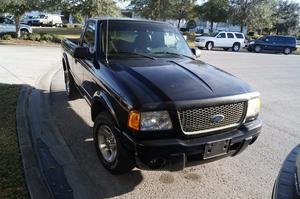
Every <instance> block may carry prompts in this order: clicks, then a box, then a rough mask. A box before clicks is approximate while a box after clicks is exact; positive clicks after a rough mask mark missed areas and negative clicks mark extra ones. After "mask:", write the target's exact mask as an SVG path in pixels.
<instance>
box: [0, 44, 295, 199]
mask: <svg viewBox="0 0 300 199" xmlns="http://www.w3.org/2000/svg"><path fill="white" fill-rule="evenodd" d="M22 49H23V50H25V51H22ZM8 51H10V53H9V52H8ZM23 52H24V54H26V56H25V55H24V54H23ZM2 53H7V54H6V56H3V54H2ZM16 53H17V54H18V55H19V56H20V57H19V58H16V57H17V56H15V54H16ZM36 59H38V60H40V62H41V64H38V63H37V62H36ZM201 60H203V61H205V62H207V63H209V64H212V65H215V66H218V67H220V68H221V69H223V70H226V71H228V72H230V73H232V74H234V75H236V76H238V77H240V78H242V79H244V80H246V81H247V82H248V83H250V84H251V85H252V86H253V87H254V88H255V89H257V90H258V91H260V92H261V94H262V100H263V105H262V117H263V120H264V127H263V132H262V134H261V135H260V137H259V138H258V140H257V142H256V143H254V144H253V145H251V146H250V147H249V148H248V149H247V150H246V151H245V152H243V153H242V154H240V155H238V156H236V157H234V158H227V159H222V160H219V161H217V162H212V163H209V164H205V165H200V166H195V167H190V168H186V169H185V170H183V171H180V172H174V173H171V172H161V171H141V170H139V169H135V170H134V171H132V172H131V173H129V174H126V175H122V176H113V175H111V174H110V173H108V172H107V171H106V170H105V169H104V168H103V167H102V165H101V164H100V162H99V160H98V158H97V156H96V153H95V150H94V146H93V140H92V126H93V123H92V121H91V120H90V112H89V106H88V105H87V103H86V102H85V100H83V99H76V100H73V101H68V100H67V98H66V96H65V93H64V84H63V73H62V71H61V70H60V71H58V72H57V73H56V75H55V76H54V78H53V79H52V83H51V103H50V105H51V114H52V117H53V118H54V122H55V124H56V126H57V127H58V129H59V132H60V134H61V135H62V137H63V138H64V140H65V142H66V144H67V146H68V147H69V149H70V150H71V152H72V154H73V156H74V158H75V160H76V163H77V164H78V167H79V168H80V171H81V173H82V174H84V175H86V176H88V178H89V181H90V182H92V183H91V185H90V186H93V187H92V190H96V195H97V196H98V198H103V197H105V198H110V197H116V198H255V199H257V198H270V197H271V193H272V187H273V184H274V181H275V178H276V176H277V173H278V171H279V169H280V166H281V164H282V162H283V160H284V159H285V157H286V155H287V154H288V153H289V151H290V150H291V149H292V148H293V147H294V146H296V145H297V144H298V143H299V142H300V134H299V129H300V121H299V119H298V118H300V105H299V103H298V101H300V78H299V74H300V65H299V63H300V56H296V55H289V56H285V55H278V54H275V55H273V54H252V53H233V52H222V51H211V52H209V51H203V52H202V57H201ZM59 62H60V50H59V49H58V48H37V47H16V46H0V66H1V67H0V75H1V77H0V80H1V82H2V81H4V80H5V81H7V82H9V81H10V78H9V77H6V76H8V75H10V77H11V78H16V79H20V81H24V82H26V83H28V84H34V82H36V81H37V80H38V79H39V77H41V75H42V73H43V72H45V71H47V70H46V67H49V68H51V67H52V66H54V67H57V68H60V67H61V66H60V64H59ZM19 67H22V68H19ZM3 68H5V69H3ZM44 70H45V71H44ZM3 71H4V72H3ZM5 71H6V72H5ZM22 71H24V72H22ZM39 74H40V75H39ZM3 77H4V79H2V78H3ZM11 82H13V81H11ZM16 82H17V80H16ZM68 180H72V179H68ZM70 184H72V183H70ZM80 184H81V182H77V185H78V186H79V187H80ZM82 186H84V184H82ZM72 188H73V189H75V187H72Z"/></svg>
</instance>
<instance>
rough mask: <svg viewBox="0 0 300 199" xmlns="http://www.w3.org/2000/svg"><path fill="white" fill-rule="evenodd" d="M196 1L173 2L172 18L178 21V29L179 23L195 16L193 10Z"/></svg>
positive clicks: (182, 0) (179, 0)
mask: <svg viewBox="0 0 300 199" xmlns="http://www.w3.org/2000/svg"><path fill="white" fill-rule="evenodd" d="M195 2H196V0H178V1H176V0H175V1H173V2H172V3H173V5H174V6H172V14H173V16H172V18H173V19H177V20H178V25H177V26H178V28H180V22H181V21H182V20H183V19H191V18H193V16H194V15H195V13H194V12H193V11H194V10H193V8H194V6H195Z"/></svg>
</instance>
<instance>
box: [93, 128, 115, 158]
mask: <svg viewBox="0 0 300 199" xmlns="http://www.w3.org/2000/svg"><path fill="white" fill-rule="evenodd" d="M97 139H98V147H99V150H100V152H101V154H102V156H103V158H104V160H105V161H107V162H109V163H111V162H114V161H115V159H116V157H117V141H116V138H115V136H114V134H113V132H112V130H111V129H110V127H109V126H107V125H105V124H103V125H101V126H100V127H99V129H98V136H97Z"/></svg>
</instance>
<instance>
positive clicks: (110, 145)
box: [93, 112, 135, 175]
mask: <svg viewBox="0 0 300 199" xmlns="http://www.w3.org/2000/svg"><path fill="white" fill-rule="evenodd" d="M115 126H116V125H115V122H114V120H113V118H112V117H111V115H110V114H108V113H107V112H101V113H100V114H99V115H98V116H97V117H96V119H95V123H94V128H93V131H94V144H95V148H96V152H97V155H98V157H99V159H100V161H101V163H102V165H103V166H104V168H106V169H107V170H108V171H109V172H111V173H112V174H114V175H119V174H124V173H128V172H129V171H131V170H132V169H133V168H134V167H135V161H134V157H133V154H129V153H128V152H127V151H126V150H125V148H124V147H123V145H122V143H121V141H120V138H119V135H118V133H117V132H116V130H115Z"/></svg>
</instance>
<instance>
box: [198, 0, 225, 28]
mask: <svg viewBox="0 0 300 199" xmlns="http://www.w3.org/2000/svg"><path fill="white" fill-rule="evenodd" d="M196 9H197V10H198V13H199V17H200V18H201V19H203V20H207V21H209V22H210V32H213V25H214V22H226V21H227V15H228V11H229V1H228V0H208V1H207V2H206V3H204V4H202V5H201V6H197V7H196Z"/></svg>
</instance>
